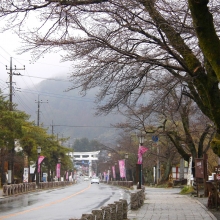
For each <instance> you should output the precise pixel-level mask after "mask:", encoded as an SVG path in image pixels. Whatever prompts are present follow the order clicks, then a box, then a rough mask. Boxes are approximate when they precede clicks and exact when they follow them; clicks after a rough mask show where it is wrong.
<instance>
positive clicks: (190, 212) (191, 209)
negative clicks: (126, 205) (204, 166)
mask: <svg viewBox="0 0 220 220" xmlns="http://www.w3.org/2000/svg"><path fill="white" fill-rule="evenodd" d="M179 192H180V189H178V188H169V189H164V188H151V187H146V188H145V194H146V196H145V202H144V205H143V206H142V207H141V208H140V209H139V210H137V211H131V210H130V211H129V212H128V219H129V220H202V219H204V220H217V218H216V217H215V216H214V215H213V214H212V213H211V212H210V211H209V210H208V209H207V208H206V207H205V206H204V205H203V204H201V203H200V202H199V201H197V200H196V199H193V198H191V197H189V196H187V195H180V194H179Z"/></svg>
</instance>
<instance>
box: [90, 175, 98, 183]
mask: <svg viewBox="0 0 220 220" xmlns="http://www.w3.org/2000/svg"><path fill="white" fill-rule="evenodd" d="M93 183H98V184H99V178H98V177H97V176H94V177H92V179H91V184H93Z"/></svg>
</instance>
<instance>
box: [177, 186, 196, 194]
mask: <svg viewBox="0 0 220 220" xmlns="http://www.w3.org/2000/svg"><path fill="white" fill-rule="evenodd" d="M193 191H194V189H193V187H192V186H184V187H183V188H182V190H181V191H180V194H189V193H191V192H193Z"/></svg>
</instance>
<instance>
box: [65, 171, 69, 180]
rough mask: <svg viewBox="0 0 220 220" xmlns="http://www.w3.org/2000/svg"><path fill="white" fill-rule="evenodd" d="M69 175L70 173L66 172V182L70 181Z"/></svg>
mask: <svg viewBox="0 0 220 220" xmlns="http://www.w3.org/2000/svg"><path fill="white" fill-rule="evenodd" d="M68 175H69V173H68V171H66V180H68V179H69V176H68Z"/></svg>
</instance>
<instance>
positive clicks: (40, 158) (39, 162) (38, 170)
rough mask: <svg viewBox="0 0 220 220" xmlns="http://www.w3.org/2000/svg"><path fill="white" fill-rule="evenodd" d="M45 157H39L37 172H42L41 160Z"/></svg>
mask: <svg viewBox="0 0 220 220" xmlns="http://www.w3.org/2000/svg"><path fill="white" fill-rule="evenodd" d="M44 158H45V157H44V156H39V157H38V169H37V172H38V173H40V164H41V162H42V161H43V159H44Z"/></svg>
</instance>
